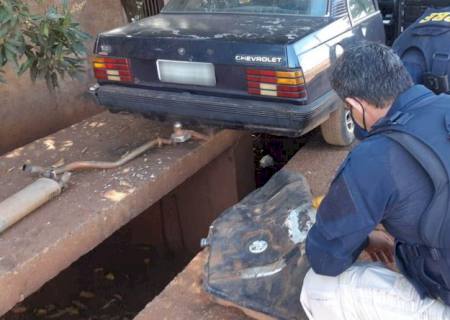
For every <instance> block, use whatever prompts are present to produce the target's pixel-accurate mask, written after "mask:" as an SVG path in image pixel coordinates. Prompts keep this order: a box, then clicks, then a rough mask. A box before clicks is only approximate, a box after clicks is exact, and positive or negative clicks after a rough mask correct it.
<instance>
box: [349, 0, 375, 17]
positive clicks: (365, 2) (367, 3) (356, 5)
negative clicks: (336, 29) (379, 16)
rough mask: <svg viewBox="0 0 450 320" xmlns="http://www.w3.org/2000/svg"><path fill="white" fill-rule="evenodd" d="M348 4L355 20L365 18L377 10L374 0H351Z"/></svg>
mask: <svg viewBox="0 0 450 320" xmlns="http://www.w3.org/2000/svg"><path fill="white" fill-rule="evenodd" d="M348 6H349V8H350V14H351V16H352V19H354V20H358V19H361V18H364V17H366V16H368V15H369V14H372V13H374V12H375V11H376V9H375V4H374V3H373V0H349V1H348Z"/></svg>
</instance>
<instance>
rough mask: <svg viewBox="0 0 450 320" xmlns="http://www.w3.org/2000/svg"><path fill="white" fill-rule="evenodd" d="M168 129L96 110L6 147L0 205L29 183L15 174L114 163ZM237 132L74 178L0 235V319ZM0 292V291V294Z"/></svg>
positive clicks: (0, 167)
mask: <svg viewBox="0 0 450 320" xmlns="http://www.w3.org/2000/svg"><path fill="white" fill-rule="evenodd" d="M171 130H172V128H171V125H169V124H165V125H164V124H161V123H158V122H153V121H149V120H146V119H143V118H136V117H133V116H124V115H113V114H109V113H102V114H100V115H98V116H95V117H92V118H90V119H88V120H86V121H83V122H81V123H79V124H76V125H74V126H72V127H69V128H67V129H64V130H62V131H60V132H58V133H56V134H54V135H52V136H48V137H46V138H43V139H40V140H37V141H35V142H33V143H31V144H29V145H27V146H25V147H23V148H19V149H16V150H14V151H13V152H11V153H8V154H6V155H4V156H2V157H1V158H0V159H1V160H0V201H1V200H3V199H5V198H7V197H8V196H10V195H11V194H13V193H15V192H16V191H18V190H20V189H21V188H23V187H24V186H26V185H28V184H29V183H31V182H32V181H33V180H34V179H33V178H31V177H29V176H28V175H27V174H25V173H23V172H22V171H21V170H20V167H21V165H22V164H23V163H25V162H32V163H33V164H38V165H42V166H48V165H52V164H55V163H61V162H65V163H69V162H71V161H75V160H80V159H88V160H116V159H117V158H118V157H120V156H121V155H122V154H123V153H124V152H126V151H128V150H131V149H133V148H135V147H137V146H139V145H141V144H143V143H144V142H147V141H149V140H151V139H154V138H155V137H156V136H158V135H159V136H162V137H168V136H169V135H170V133H171ZM243 135H244V134H243V133H240V132H237V131H230V130H225V131H220V132H218V133H216V134H214V135H213V136H212V137H211V138H210V140H209V141H206V142H204V143H202V144H199V143H198V142H188V143H186V144H183V145H179V146H176V147H172V146H170V147H164V148H162V149H159V150H153V151H149V152H147V153H146V154H145V155H144V156H141V157H140V158H138V159H136V160H134V161H132V162H130V163H129V164H127V165H125V166H123V167H121V168H118V169H113V170H108V171H102V170H96V171H89V172H80V173H76V174H74V176H73V178H72V180H71V182H70V185H69V188H68V190H66V191H65V192H64V193H63V194H62V195H61V196H59V197H58V198H57V199H55V200H53V201H52V202H50V203H48V204H46V205H45V206H43V207H42V208H40V209H38V210H37V211H35V212H34V213H32V214H31V215H30V216H28V217H26V218H25V219H23V220H22V221H21V222H19V223H18V224H17V225H15V226H14V227H12V228H11V229H9V230H8V231H6V232H5V233H3V234H2V235H0V288H1V291H2V292H3V294H1V295H0V315H1V314H3V313H5V312H6V311H8V310H9V309H10V308H11V307H13V306H14V305H15V304H16V303H17V302H20V301H21V300H23V299H24V298H25V297H26V296H28V295H29V294H31V293H32V292H34V291H36V290H37V289H39V288H40V287H41V286H42V285H43V284H44V283H45V282H46V281H48V280H49V279H51V278H53V277H54V276H55V275H57V274H58V273H59V272H60V271H61V270H63V269H65V268H66V267H68V266H69V265H70V264H71V263H72V262H74V261H75V260H77V259H78V258H79V257H80V256H81V255H83V254H85V253H87V252H88V251H90V250H91V249H92V248H94V247H95V246H97V245H98V244H99V243H100V242H102V241H103V240H104V239H106V238H107V237H109V236H110V235H111V234H112V233H113V232H114V231H116V230H117V229H119V228H120V227H121V226H123V225H124V224H126V223H127V222H128V221H130V220H131V219H132V218H134V217H135V216H137V215H138V214H140V213H141V212H143V211H144V210H145V209H147V208H149V207H150V206H151V205H152V204H154V203H155V202H156V201H158V200H159V199H161V198H162V197H163V196H164V195H166V194H167V193H168V192H170V191H171V190H173V189H174V188H175V187H177V186H178V185H180V184H181V183H182V182H183V181H185V180H186V179H187V178H189V177H191V176H192V175H193V174H194V173H196V172H197V171H198V170H199V169H201V168H202V167H204V166H205V165H207V164H208V163H209V162H210V161H211V160H213V159H214V158H216V157H217V156H219V155H220V154H222V153H223V152H224V151H225V150H227V149H229V148H230V147H231V146H232V145H233V144H234V143H236V142H237V141H238V140H239V138H240V137H242V136H243ZM5 293H7V294H5Z"/></svg>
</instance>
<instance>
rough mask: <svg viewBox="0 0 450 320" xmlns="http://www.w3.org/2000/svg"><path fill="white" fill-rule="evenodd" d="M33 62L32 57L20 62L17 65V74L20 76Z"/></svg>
mask: <svg viewBox="0 0 450 320" xmlns="http://www.w3.org/2000/svg"><path fill="white" fill-rule="evenodd" d="M33 63H34V59H33V58H28V59H27V60H26V61H25V62H24V63H22V64H21V65H20V67H19V70H18V71H17V74H18V75H19V76H21V75H22V74H24V73H25V71H27V70H28V69H29V68H30V67H31V66H32V65H33Z"/></svg>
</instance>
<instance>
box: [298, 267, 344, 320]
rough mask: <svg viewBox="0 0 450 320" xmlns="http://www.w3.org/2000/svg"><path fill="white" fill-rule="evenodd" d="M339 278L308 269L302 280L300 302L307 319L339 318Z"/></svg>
mask: <svg viewBox="0 0 450 320" xmlns="http://www.w3.org/2000/svg"><path fill="white" fill-rule="evenodd" d="M338 290H339V279H338V277H328V276H322V275H320V274H317V273H315V272H314V270H312V269H310V270H309V271H308V273H307V274H306V276H305V279H304V280H303V286H302V292H301V295H300V302H301V304H302V306H303V310H304V311H305V313H306V314H307V316H308V318H309V319H341V317H340V316H339V314H340V310H339V305H340V302H339V292H338Z"/></svg>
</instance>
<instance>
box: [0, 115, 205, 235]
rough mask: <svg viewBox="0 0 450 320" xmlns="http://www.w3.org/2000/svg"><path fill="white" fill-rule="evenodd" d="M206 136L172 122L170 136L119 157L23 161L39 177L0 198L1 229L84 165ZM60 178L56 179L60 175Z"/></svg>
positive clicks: (105, 166)
mask: <svg viewBox="0 0 450 320" xmlns="http://www.w3.org/2000/svg"><path fill="white" fill-rule="evenodd" d="M192 138H193V139H197V140H207V139H208V136H206V135H203V134H201V133H198V132H195V131H192V130H184V129H183V127H182V126H181V124H180V123H175V125H174V131H173V133H172V135H171V136H170V139H162V138H156V139H154V140H152V141H150V142H147V143H145V144H143V145H142V146H140V147H138V148H136V149H134V150H133V151H131V152H129V153H126V154H125V155H123V156H122V157H121V158H120V159H119V160H117V161H114V162H108V161H76V162H72V163H69V164H67V165H65V166H61V167H58V168H54V167H47V168H45V167H41V166H34V165H29V164H25V165H24V166H23V167H22V169H23V170H24V171H26V172H28V173H31V174H35V175H39V176H41V178H39V179H38V180H36V181H35V182H33V183H32V184H30V185H28V186H27V187H25V188H24V189H22V190H20V191H19V192H17V193H16V194H14V195H12V196H11V197H9V198H7V199H6V200H4V201H3V202H0V233H2V232H3V231H5V230H6V229H8V228H9V227H10V226H12V225H13V224H15V223H16V222H17V221H19V220H20V219H22V218H23V217H25V216H26V215H28V214H29V213H31V212H33V211H34V210H36V209H37V208H39V207H40V206H42V205H43V204H45V203H47V202H48V201H50V200H51V199H53V198H54V197H56V196H57V195H59V194H60V193H61V192H62V190H63V188H64V187H65V185H66V184H67V182H68V180H69V178H70V172H72V171H77V170H83V169H112V168H117V167H120V166H122V165H124V164H125V163H127V162H129V161H131V160H133V159H135V158H136V157H138V156H140V155H141V154H143V153H144V152H146V151H147V150H149V149H151V148H153V147H156V146H158V147H161V146H163V145H171V144H177V143H182V142H186V141H188V140H190V139H192ZM61 175H62V176H61ZM60 176H61V178H60V179H59V177H60Z"/></svg>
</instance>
